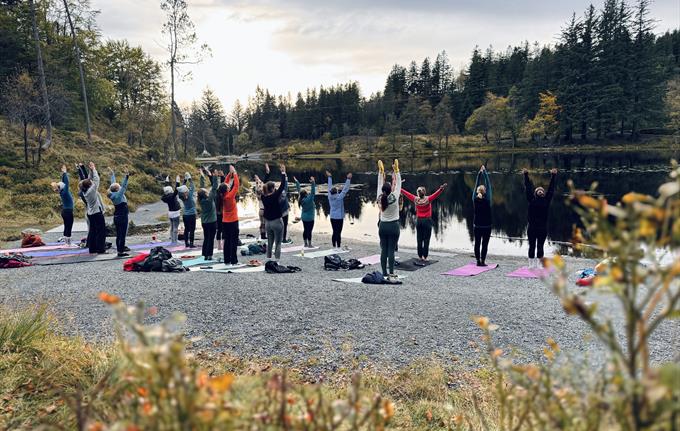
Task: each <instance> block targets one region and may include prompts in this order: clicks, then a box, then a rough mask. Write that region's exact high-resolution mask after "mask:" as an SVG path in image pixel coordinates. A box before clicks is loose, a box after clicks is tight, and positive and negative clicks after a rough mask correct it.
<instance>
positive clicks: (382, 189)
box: [377, 159, 401, 281]
mask: <svg viewBox="0 0 680 431" xmlns="http://www.w3.org/2000/svg"><path fill="white" fill-rule="evenodd" d="M392 170H393V172H392V184H389V183H387V182H385V166H384V165H383V162H382V160H378V193H377V194H378V208H379V210H380V222H379V224H378V236H379V237H380V266H381V268H382V272H383V275H384V276H385V277H386V278H387V280H389V281H396V280H395V279H396V276H395V274H394V251H395V249H396V247H397V243H398V242H399V233H400V232H399V230H400V229H399V196H400V195H401V174H400V173H399V161H398V160H397V159H395V160H394V164H393V165H392ZM388 264H389V272H387V269H388Z"/></svg>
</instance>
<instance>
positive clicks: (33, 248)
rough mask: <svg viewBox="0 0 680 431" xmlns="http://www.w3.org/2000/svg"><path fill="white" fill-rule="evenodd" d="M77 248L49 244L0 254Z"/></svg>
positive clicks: (74, 246) (10, 250)
mask: <svg viewBox="0 0 680 431" xmlns="http://www.w3.org/2000/svg"><path fill="white" fill-rule="evenodd" d="M78 248H79V247H78V246H77V245H76V244H73V245H66V244H64V243H61V244H51V245H43V246H41V247H23V248H8V249H6V250H0V254H6V253H25V252H27V251H35V252H37V251H50V250H68V249H78Z"/></svg>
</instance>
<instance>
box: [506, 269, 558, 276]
mask: <svg viewBox="0 0 680 431" xmlns="http://www.w3.org/2000/svg"><path fill="white" fill-rule="evenodd" d="M551 272H552V271H550V270H548V269H544V268H529V267H527V266H523V267H521V268H519V269H516V270H514V271H512V272H511V273H510V274H506V276H507V277H516V278H544V277H547V276H548V275H550V273H551Z"/></svg>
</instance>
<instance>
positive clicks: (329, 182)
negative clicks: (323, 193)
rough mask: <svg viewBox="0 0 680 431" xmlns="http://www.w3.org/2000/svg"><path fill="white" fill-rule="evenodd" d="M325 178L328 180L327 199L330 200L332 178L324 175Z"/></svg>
mask: <svg viewBox="0 0 680 431" xmlns="http://www.w3.org/2000/svg"><path fill="white" fill-rule="evenodd" d="M326 178H328V199H330V198H331V189H332V188H333V177H331V176H330V175H328V173H326Z"/></svg>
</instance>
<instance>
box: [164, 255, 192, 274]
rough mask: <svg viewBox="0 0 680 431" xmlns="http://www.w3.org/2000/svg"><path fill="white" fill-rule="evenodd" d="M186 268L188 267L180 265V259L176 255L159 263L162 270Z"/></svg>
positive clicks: (172, 270)
mask: <svg viewBox="0 0 680 431" xmlns="http://www.w3.org/2000/svg"><path fill="white" fill-rule="evenodd" d="M188 270H189V268H185V267H184V265H182V259H177V258H176V257H173V258H170V259H166V260H164V261H163V262H162V263H161V271H163V272H184V271H188Z"/></svg>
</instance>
